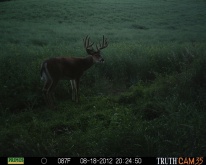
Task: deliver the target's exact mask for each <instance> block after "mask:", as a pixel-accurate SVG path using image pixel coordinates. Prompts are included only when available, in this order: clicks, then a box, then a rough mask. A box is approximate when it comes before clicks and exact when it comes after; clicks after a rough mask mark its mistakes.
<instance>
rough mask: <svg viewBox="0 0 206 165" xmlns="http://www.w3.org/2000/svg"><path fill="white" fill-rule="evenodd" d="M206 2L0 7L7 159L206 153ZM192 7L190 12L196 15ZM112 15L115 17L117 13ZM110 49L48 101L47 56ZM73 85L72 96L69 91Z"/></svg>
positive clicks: (0, 115) (1, 152)
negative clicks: (91, 45)
mask: <svg viewBox="0 0 206 165" xmlns="http://www.w3.org/2000/svg"><path fill="white" fill-rule="evenodd" d="M204 6H205V2H204V1H198V2H194V1H192V0H191V1H190V0H189V1H188V0H183V1H181V2H180V1H176V0H174V1H163V0H157V1H155V2H153V1H152V0H147V1H135V0H129V1H123V0H122V1H119V0H118V1H117V0H112V1H111V0H110V1H109V0H103V1H101V2H96V1H93V0H88V1H81V0H78V1H74V2H71V1H68V0H62V1H56V0H52V1H49V2H48V1H25V0H24V1H21V0H18V1H6V2H1V5H0V13H1V14H2V15H1V18H0V32H1V33H0V43H1V45H0V71H1V72H0V121H1V125H0V130H1V131H0V156H8V155H13V156H22V155H23V156H68V155H69V156H160V155H161V156H179V155H181V156H194V155H205V154H206V152H205V151H206V144H205V140H204V139H205V138H206V137H205V135H206V132H205V124H204V123H205V121H204V119H205V117H206V116H205V106H206V105H205V99H206V96H205V92H206V91H205V89H206V88H205V87H206V76H205V73H204V71H205V69H206V65H205V62H206V58H205V53H206V47H205V45H206V44H205V43H206V41H205V34H206V33H205V26H204V25H205V22H206V21H205V17H204V15H205V10H204ZM188 11H189V12H188ZM111 13H112V14H111ZM87 34H89V35H90V36H91V38H92V40H93V41H95V42H97V41H98V40H99V39H100V38H101V37H102V35H103V34H105V36H106V37H107V38H108V41H109V46H108V47H107V48H106V49H104V50H103V51H102V55H103V57H104V59H105V64H102V65H101V64H96V65H94V66H93V67H92V68H90V69H89V70H88V71H87V72H86V73H85V74H84V75H83V77H82V79H81V82H80V88H81V90H80V96H81V101H80V103H79V104H76V103H73V102H72V101H71V90H70V86H69V83H68V82H67V81H61V82H59V84H58V86H57V89H56V90H55V96H56V101H57V109H56V110H51V109H48V107H46V106H45V103H44V100H43V97H42V93H41V88H42V86H43V82H41V81H40V65H41V62H42V61H43V60H44V59H46V58H49V57H55V56H85V55H86V52H85V50H84V49H83V43H82V38H83V37H85V36H86V35H87ZM68 90H69V93H68V92H67V91H68Z"/></svg>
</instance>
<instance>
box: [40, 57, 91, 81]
mask: <svg viewBox="0 0 206 165" xmlns="http://www.w3.org/2000/svg"><path fill="white" fill-rule="evenodd" d="M93 64H94V62H93V58H92V56H87V57H83V58H81V57H55V58H50V59H47V60H45V61H44V62H43V63H42V68H41V77H42V79H45V78H46V79H47V78H48V76H49V75H48V74H50V76H51V77H52V78H55V79H57V80H73V79H76V78H79V77H81V76H82V74H83V73H84V71H86V70H87V69H89V68H90V67H91V66H92V65H93ZM47 75H48V76H47ZM45 76H46V77H45Z"/></svg>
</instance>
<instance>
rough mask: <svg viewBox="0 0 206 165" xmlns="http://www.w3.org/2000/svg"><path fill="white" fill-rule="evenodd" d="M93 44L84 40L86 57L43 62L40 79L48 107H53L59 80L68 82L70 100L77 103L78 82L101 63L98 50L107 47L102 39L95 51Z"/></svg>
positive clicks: (86, 39) (101, 59) (59, 58)
mask: <svg viewBox="0 0 206 165" xmlns="http://www.w3.org/2000/svg"><path fill="white" fill-rule="evenodd" d="M92 45H93V43H89V38H88V37H86V38H85V40H84V47H85V49H86V51H87V53H88V56H86V57H54V58H49V59H47V60H45V61H44V62H43V63H42V66H41V79H42V80H43V81H45V84H44V87H43V93H44V97H45V100H46V102H47V103H48V105H50V106H53V101H54V97H53V96H52V93H53V91H54V89H55V87H56V85H57V83H58V81H59V80H70V82H71V86H72V100H73V101H76V102H79V81H80V78H81V76H82V75H83V73H84V72H85V71H86V70H87V69H89V68H90V67H91V66H92V65H93V64H94V63H102V62H104V59H103V58H102V57H101V55H100V50H101V49H103V48H106V47H107V45H108V44H107V41H106V40H105V39H104V36H103V42H102V44H99V46H100V48H98V46H97V45H96V47H97V51H94V49H93V48H92Z"/></svg>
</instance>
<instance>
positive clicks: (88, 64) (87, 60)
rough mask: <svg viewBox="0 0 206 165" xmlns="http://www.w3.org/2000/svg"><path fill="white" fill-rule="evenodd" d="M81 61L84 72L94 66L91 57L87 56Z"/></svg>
mask: <svg viewBox="0 0 206 165" xmlns="http://www.w3.org/2000/svg"><path fill="white" fill-rule="evenodd" d="M82 60H83V62H82V69H84V70H87V69H89V68H90V67H91V66H92V65H93V64H94V61H93V57H92V56H91V55H88V56H87V57H85V58H83V59H82Z"/></svg>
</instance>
